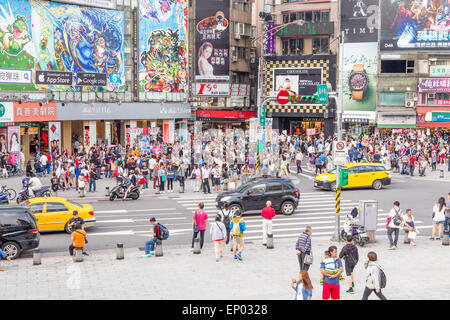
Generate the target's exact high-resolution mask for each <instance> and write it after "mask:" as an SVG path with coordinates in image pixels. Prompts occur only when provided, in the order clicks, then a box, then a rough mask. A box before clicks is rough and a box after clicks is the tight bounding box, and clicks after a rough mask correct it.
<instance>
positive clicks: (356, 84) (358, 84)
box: [349, 72, 369, 90]
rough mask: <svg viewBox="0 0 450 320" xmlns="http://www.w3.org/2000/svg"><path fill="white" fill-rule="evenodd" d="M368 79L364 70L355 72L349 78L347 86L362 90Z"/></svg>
mask: <svg viewBox="0 0 450 320" xmlns="http://www.w3.org/2000/svg"><path fill="white" fill-rule="evenodd" d="M368 82H369V79H368V78H367V74H366V73H365V72H355V73H353V74H352V75H351V76H350V78H349V86H350V88H351V89H352V90H364V89H365V88H366V87H367V84H368Z"/></svg>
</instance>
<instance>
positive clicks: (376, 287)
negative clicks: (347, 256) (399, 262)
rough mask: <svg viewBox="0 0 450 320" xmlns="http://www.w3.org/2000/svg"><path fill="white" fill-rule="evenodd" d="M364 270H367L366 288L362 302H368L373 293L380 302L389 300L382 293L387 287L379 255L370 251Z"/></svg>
mask: <svg viewBox="0 0 450 320" xmlns="http://www.w3.org/2000/svg"><path fill="white" fill-rule="evenodd" d="M364 268H365V269H366V270H367V276H366V287H365V288H364V293H363V297H362V300H367V299H368V298H369V296H370V295H371V294H372V292H375V294H376V295H377V297H378V298H380V300H387V299H386V297H385V296H384V295H383V293H381V289H384V288H385V287H386V275H385V274H384V272H383V270H382V269H381V267H380V265H379V264H378V262H377V254H376V253H375V252H373V251H370V252H369V253H368V254H367V261H366V262H365V263H364Z"/></svg>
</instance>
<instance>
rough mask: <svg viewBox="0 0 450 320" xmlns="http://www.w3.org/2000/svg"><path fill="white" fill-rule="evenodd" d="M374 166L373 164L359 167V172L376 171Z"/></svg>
mask: <svg viewBox="0 0 450 320" xmlns="http://www.w3.org/2000/svg"><path fill="white" fill-rule="evenodd" d="M374 171H375V170H374V167H372V166H361V167H359V173H369V172H374Z"/></svg>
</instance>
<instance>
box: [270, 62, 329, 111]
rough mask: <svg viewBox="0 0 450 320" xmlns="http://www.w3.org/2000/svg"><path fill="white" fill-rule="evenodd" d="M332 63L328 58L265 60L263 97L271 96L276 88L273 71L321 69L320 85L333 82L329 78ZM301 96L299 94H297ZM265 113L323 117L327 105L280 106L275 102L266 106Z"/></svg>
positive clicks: (289, 104)
mask: <svg viewBox="0 0 450 320" xmlns="http://www.w3.org/2000/svg"><path fill="white" fill-rule="evenodd" d="M332 63H333V62H332V61H330V59H329V58H323V59H320V58H316V59H311V60H309V59H289V60H288V59H280V60H266V61H265V75H264V83H265V95H266V96H271V95H273V92H274V91H276V89H277V88H274V86H275V79H274V77H273V73H274V72H273V71H274V69H277V68H292V69H296V68H321V69H322V83H323V84H325V83H327V82H332V81H334V80H333V79H331V78H330V75H331V72H330V65H332ZM299 94H301V93H299ZM266 112H270V113H288V114H290V115H292V116H294V114H295V116H323V114H324V113H325V112H327V105H320V104H294V103H292V102H290V103H288V104H285V105H280V104H278V103H277V102H270V103H269V104H268V105H267V110H266Z"/></svg>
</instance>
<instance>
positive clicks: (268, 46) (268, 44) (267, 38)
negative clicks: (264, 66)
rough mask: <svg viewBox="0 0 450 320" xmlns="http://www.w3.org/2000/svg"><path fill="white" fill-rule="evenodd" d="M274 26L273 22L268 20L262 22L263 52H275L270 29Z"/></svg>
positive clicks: (273, 39) (273, 37) (273, 38)
mask: <svg viewBox="0 0 450 320" xmlns="http://www.w3.org/2000/svg"><path fill="white" fill-rule="evenodd" d="M274 27H275V23H273V22H268V23H265V24H264V32H265V35H264V53H265V54H272V53H275V36H274V34H273V32H272V31H270V30H272V29H273V28H274Z"/></svg>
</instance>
